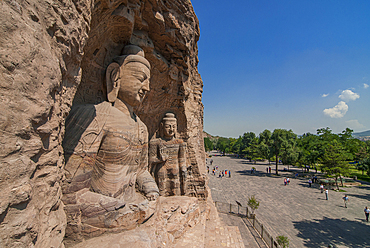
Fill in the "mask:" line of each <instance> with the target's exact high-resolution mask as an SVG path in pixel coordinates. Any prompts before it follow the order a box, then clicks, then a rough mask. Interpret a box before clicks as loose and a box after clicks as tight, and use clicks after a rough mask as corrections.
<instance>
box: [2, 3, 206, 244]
mask: <svg viewBox="0 0 370 248" xmlns="http://www.w3.org/2000/svg"><path fill="white" fill-rule="evenodd" d="M0 6H1V8H0V9H1V10H0V23H1V24H2V25H1V26H0V72H1V73H0V87H1V95H0V100H1V103H2V108H0V118H1V121H0V130H1V131H0V150H1V152H0V188H1V193H0V204H1V205H0V246H2V247H63V246H64V245H63V243H62V240H63V237H64V234H65V227H66V220H67V218H66V215H65V212H64V205H63V203H62V201H61V198H62V190H61V182H62V181H63V180H64V179H65V178H64V175H65V170H64V165H65V160H64V151H63V148H62V142H63V138H64V129H65V120H66V118H67V115H68V114H69V111H70V109H71V107H72V105H75V104H99V103H101V102H104V101H106V100H107V99H106V92H105V87H104V84H103V85H102V84H101V82H104V80H105V70H106V68H107V67H108V65H109V63H111V61H112V59H113V58H114V57H116V56H118V55H119V53H120V52H121V50H122V48H123V47H124V46H125V45H127V44H130V43H131V44H136V45H139V46H140V47H142V48H143V49H144V51H145V53H146V55H147V59H148V61H149V62H150V64H151V65H152V79H151V91H150V92H149V93H148V96H147V98H146V99H145V100H144V102H143V103H142V104H141V105H140V106H138V107H137V108H136V110H135V111H136V113H137V114H138V116H139V117H140V118H141V120H142V121H143V123H144V124H145V125H146V126H147V128H148V134H149V137H148V138H149V139H150V138H152V136H153V135H154V134H155V133H156V131H157V128H158V124H159V123H160V120H161V119H162V117H163V115H164V113H165V112H169V111H170V112H173V113H175V114H176V117H177V119H178V131H179V136H180V138H181V139H183V140H184V141H185V142H186V144H187V149H188V152H187V155H186V156H187V161H189V166H190V169H189V170H190V173H189V180H188V186H187V187H188V189H187V192H188V195H189V196H196V197H199V198H206V197H207V193H206V192H207V191H206V178H205V166H204V160H205V159H204V153H203V140H202V135H201V134H202V129H203V120H202V117H203V105H202V103H201V95H202V86H203V85H202V81H201V78H200V76H199V74H198V71H197V63H198V59H197V45H196V42H197V40H198V38H199V28H198V20H197V18H196V16H195V14H194V11H193V8H192V6H191V3H190V2H189V1H187V0H174V1H157V0H142V1H139V0H137V1H136V0H130V1H128V0H117V1H108V0H101V1H99V0H98V1H95V2H91V1H89V0H80V1H79V0H73V1H66V0H59V1H50V0H45V1H40V0H31V1H22V0H3V1H0ZM81 199H83V198H81ZM110 204H113V203H109V204H108V205H109V206H110ZM115 204H116V203H115ZM103 205H104V204H103ZM118 205H119V203H118Z"/></svg>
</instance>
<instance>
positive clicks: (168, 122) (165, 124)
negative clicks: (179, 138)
mask: <svg viewBox="0 0 370 248" xmlns="http://www.w3.org/2000/svg"><path fill="white" fill-rule="evenodd" d="M159 130H160V135H161V137H162V138H164V139H167V140H168V139H172V138H174V137H175V134H176V130H177V120H176V117H175V115H174V114H173V113H166V114H165V116H164V117H163V119H162V122H161V125H160V128H159Z"/></svg>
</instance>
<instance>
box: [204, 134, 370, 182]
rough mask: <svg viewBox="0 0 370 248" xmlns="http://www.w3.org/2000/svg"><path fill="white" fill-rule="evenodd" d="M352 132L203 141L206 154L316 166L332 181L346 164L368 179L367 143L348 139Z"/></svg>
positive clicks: (369, 152)
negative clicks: (218, 152) (211, 152)
mask: <svg viewBox="0 0 370 248" xmlns="http://www.w3.org/2000/svg"><path fill="white" fill-rule="evenodd" d="M352 133H353V130H351V129H349V128H346V129H345V130H344V131H343V132H341V133H339V134H335V133H333V132H332V130H330V128H321V129H318V130H317V133H316V134H311V133H306V134H303V135H302V136H298V135H296V134H295V133H293V131H292V130H286V129H275V130H274V131H273V132H272V133H271V131H269V130H264V131H263V132H262V133H260V134H259V136H256V135H255V134H254V133H253V132H248V133H244V134H243V136H239V138H237V139H235V138H223V137H219V138H214V139H212V138H205V139H204V144H205V149H206V151H209V150H214V149H217V150H220V151H222V152H223V153H234V154H238V155H240V156H243V157H246V158H249V159H251V160H254V161H256V160H258V159H267V160H269V161H275V163H276V173H278V161H279V160H281V161H282V163H283V164H286V165H297V166H300V167H303V166H306V165H308V166H319V168H320V169H321V170H322V171H323V172H325V173H327V174H328V175H333V176H335V177H336V179H337V178H338V177H339V178H340V179H341V176H343V175H347V174H348V173H349V168H350V164H349V161H354V163H355V164H356V166H357V168H358V169H359V170H361V171H362V172H364V171H366V172H367V174H368V175H370V141H366V142H365V141H361V140H359V139H356V138H353V137H352Z"/></svg>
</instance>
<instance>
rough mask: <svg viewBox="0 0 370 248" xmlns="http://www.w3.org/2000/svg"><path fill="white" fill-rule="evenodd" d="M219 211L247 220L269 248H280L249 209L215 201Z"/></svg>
mask: <svg viewBox="0 0 370 248" xmlns="http://www.w3.org/2000/svg"><path fill="white" fill-rule="evenodd" d="M215 205H216V208H217V210H218V211H219V212H220V213H225V214H234V215H238V216H239V217H241V218H242V219H243V221H245V220H247V221H248V222H249V223H250V224H251V225H252V226H253V228H254V229H255V230H256V231H257V232H258V234H259V235H260V236H261V238H262V240H263V241H264V242H265V244H266V245H267V246H268V247H269V248H280V245H279V244H278V243H277V242H276V241H275V240H274V238H273V237H272V236H271V234H270V233H269V232H268V231H267V230H266V229H265V228H264V226H263V224H262V223H261V222H260V221H259V220H258V219H257V218H256V215H255V214H254V215H253V214H252V213H251V211H250V210H249V208H248V207H242V206H239V205H233V204H231V203H224V202H217V201H215Z"/></svg>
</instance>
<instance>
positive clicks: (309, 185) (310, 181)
mask: <svg viewBox="0 0 370 248" xmlns="http://www.w3.org/2000/svg"><path fill="white" fill-rule="evenodd" d="M311 184H312V179H311V178H310V179H308V187H310V188H311Z"/></svg>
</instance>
